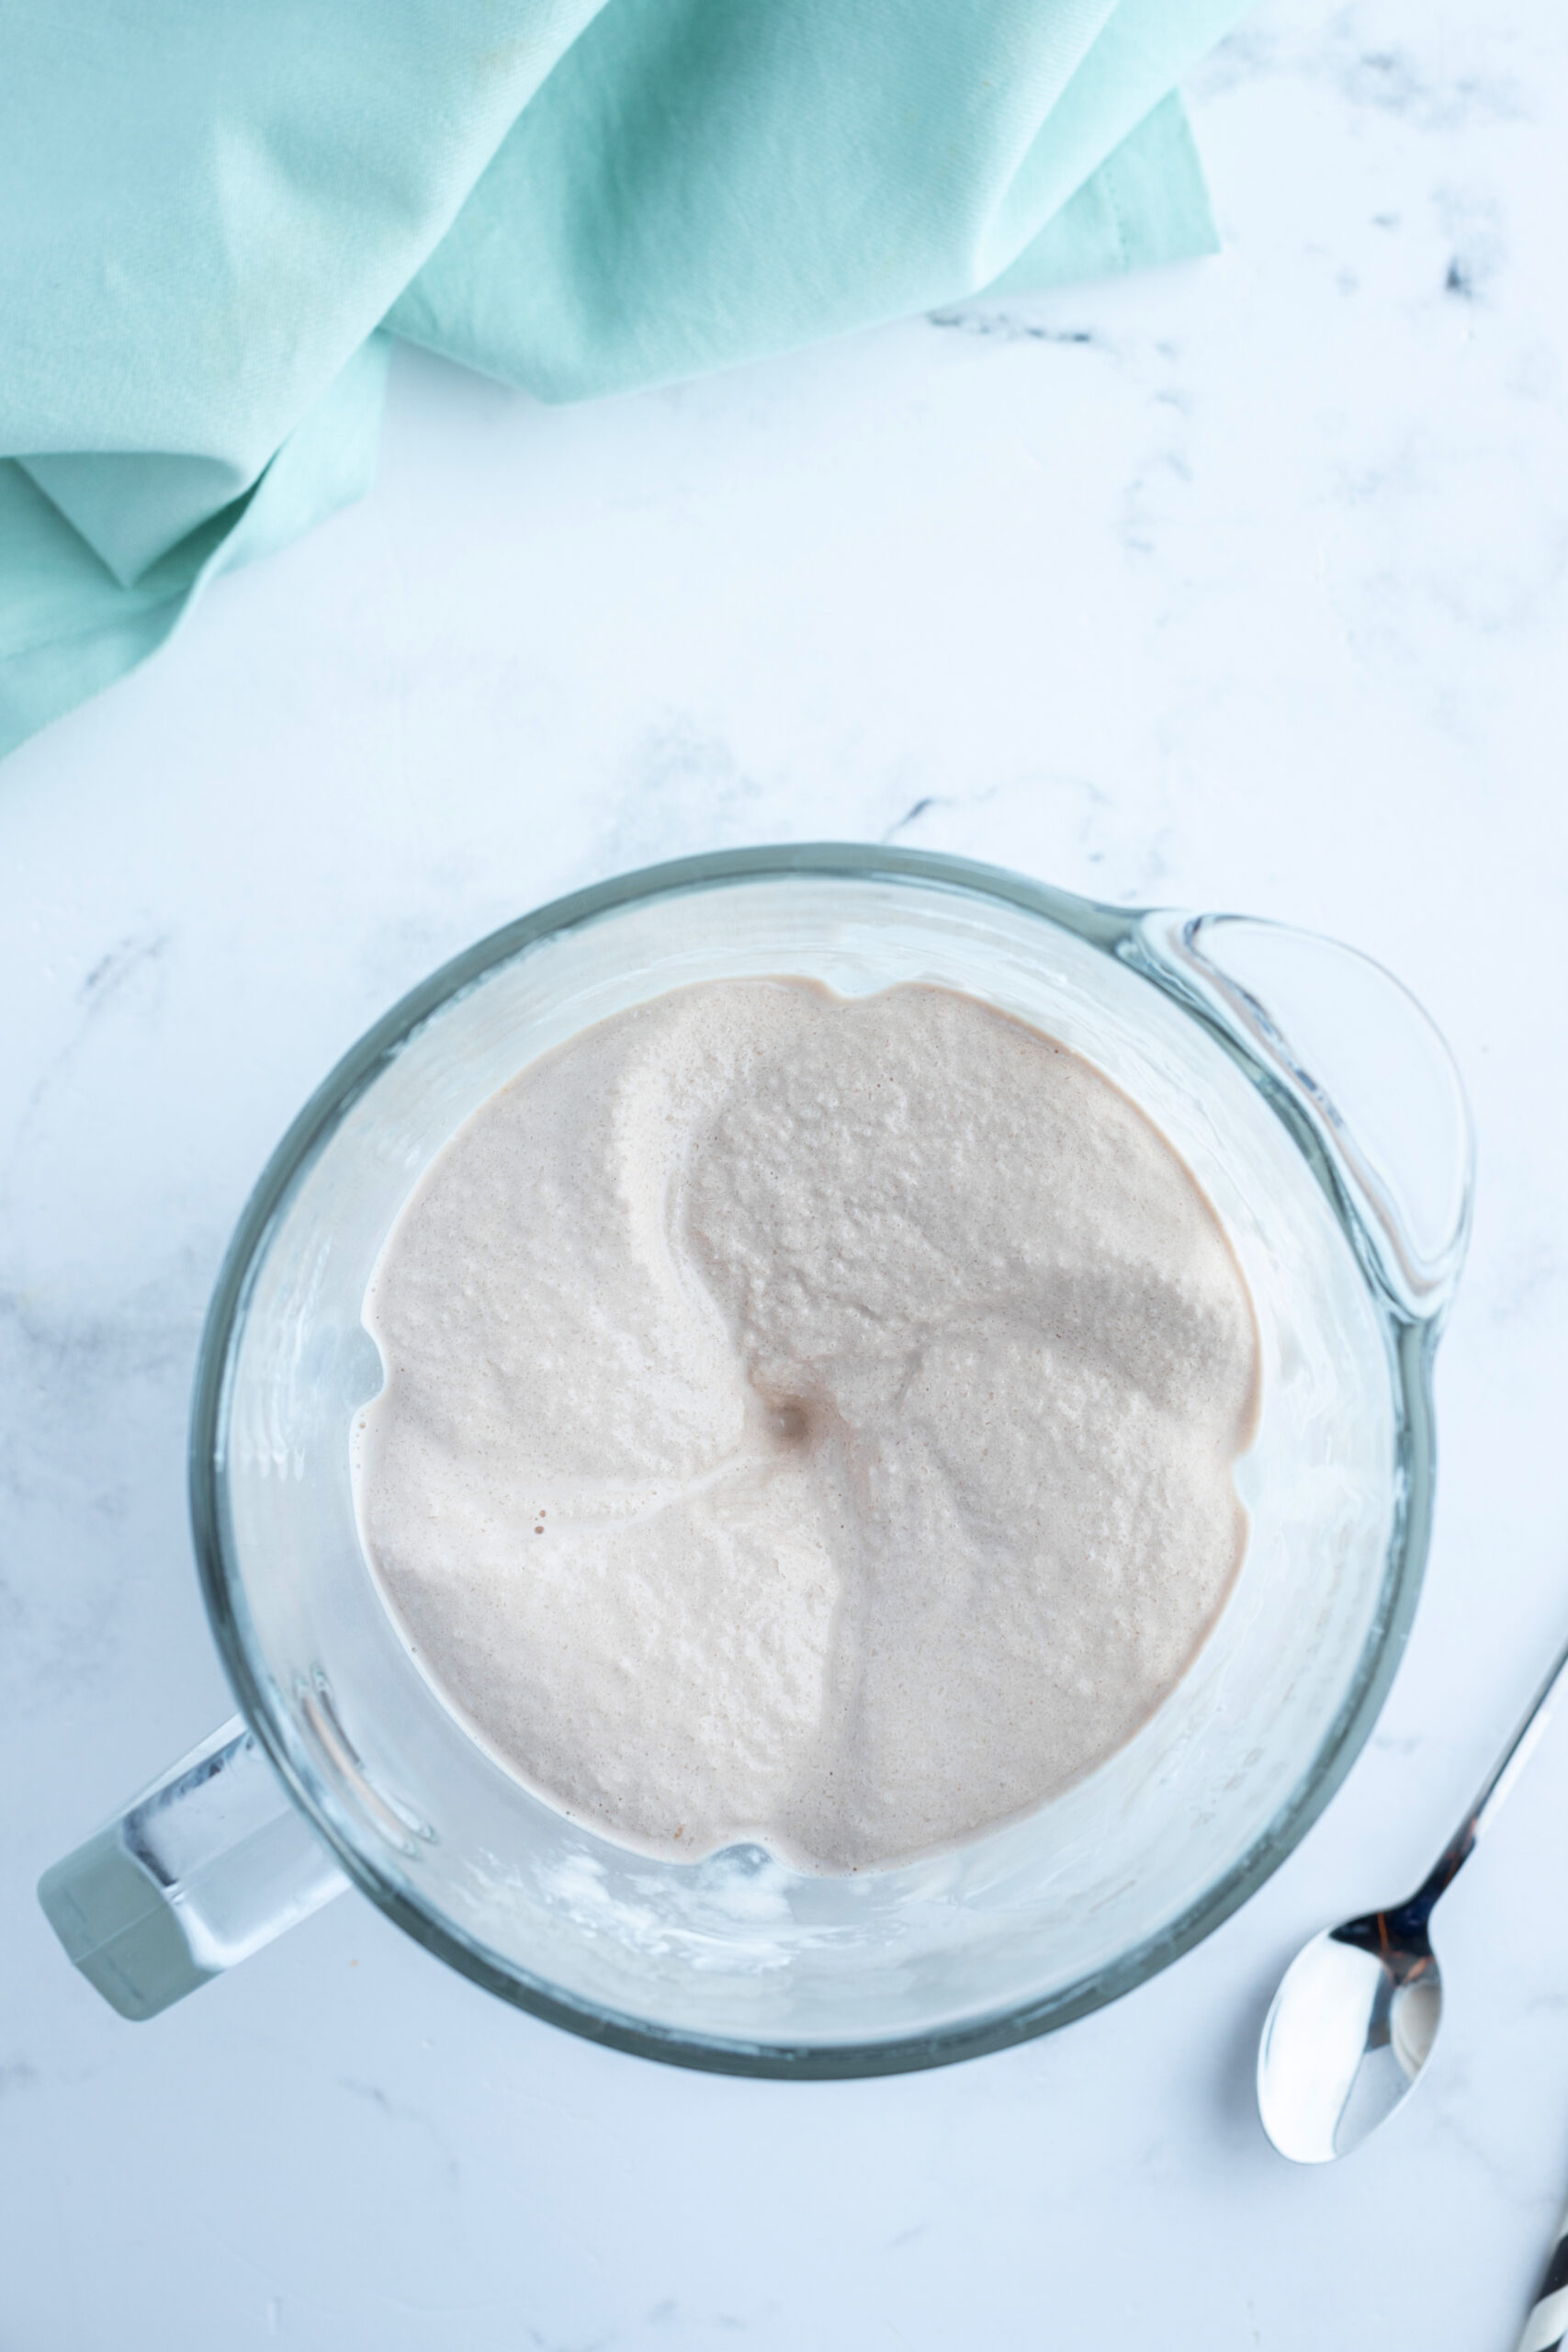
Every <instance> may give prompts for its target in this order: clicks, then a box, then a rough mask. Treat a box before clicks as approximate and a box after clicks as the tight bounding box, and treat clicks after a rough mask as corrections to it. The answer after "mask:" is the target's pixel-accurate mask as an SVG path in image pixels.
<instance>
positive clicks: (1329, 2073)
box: [1258, 1642, 1568, 2343]
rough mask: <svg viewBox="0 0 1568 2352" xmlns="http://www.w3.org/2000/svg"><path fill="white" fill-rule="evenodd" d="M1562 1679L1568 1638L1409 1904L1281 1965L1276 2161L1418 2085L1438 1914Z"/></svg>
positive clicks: (1388, 2107)
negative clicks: (1434, 1917)
mask: <svg viewBox="0 0 1568 2352" xmlns="http://www.w3.org/2000/svg"><path fill="white" fill-rule="evenodd" d="M1565 1681H1568V1642H1565V1643H1564V1644H1563V1645H1562V1648H1561V1649H1560V1650H1559V1651H1558V1653H1557V1656H1556V1657H1555V1658H1553V1660H1552V1662H1551V1671H1550V1672H1549V1673H1548V1675H1547V1678H1546V1679H1545V1681H1544V1682H1543V1683H1542V1684H1541V1686H1540V1690H1539V1691H1537V1692H1536V1694H1535V1697H1534V1699H1533V1700H1532V1701H1531V1702H1530V1705H1529V1713H1527V1714H1526V1715H1525V1717H1524V1719H1523V1721H1522V1722H1521V1723H1520V1724H1518V1726H1517V1729H1516V1731H1515V1733H1514V1736H1513V1737H1512V1738H1511V1739H1510V1740H1509V1742H1508V1744H1507V1746H1506V1747H1505V1748H1504V1750H1503V1753H1502V1755H1501V1756H1500V1757H1499V1758H1497V1761H1496V1763H1495V1765H1494V1766H1493V1768H1492V1770H1491V1771H1490V1772H1489V1773H1488V1775H1487V1777H1486V1780H1485V1781H1484V1782H1483V1785H1482V1787H1481V1789H1480V1791H1479V1792H1478V1793H1477V1795H1476V1798H1475V1802H1474V1803H1473V1804H1472V1806H1471V1808H1470V1811H1469V1812H1468V1813H1467V1814H1466V1815H1465V1816H1464V1819H1463V1820H1462V1821H1461V1823H1460V1826H1459V1827H1458V1828H1457V1829H1456V1830H1455V1831H1454V1834H1453V1836H1452V1837H1451V1838H1450V1839H1449V1842H1448V1844H1447V1845H1446V1846H1445V1847H1444V1849H1443V1850H1442V1852H1441V1853H1440V1854H1439V1855H1438V1859H1437V1860H1436V1861H1435V1862H1434V1863H1433V1865H1432V1867H1431V1869H1430V1870H1429V1871H1427V1876H1426V1877H1425V1878H1424V1879H1423V1880H1422V1882H1421V1884H1420V1885H1419V1886H1418V1887H1417V1889H1416V1893H1415V1894H1413V1895H1412V1896H1411V1897H1410V1900H1409V1902H1408V1903H1399V1904H1395V1905H1394V1906H1393V1909H1391V1910H1388V1911H1366V1912H1363V1913H1362V1915H1361V1917H1359V1919H1347V1920H1345V1921H1344V1922H1343V1924H1342V1925H1341V1926H1339V1927H1337V1928H1325V1930H1324V1932H1323V1934H1322V1935H1320V1936H1314V1938H1313V1939H1312V1941H1311V1943H1309V1944H1306V1945H1304V1946H1303V1949H1302V1950H1301V1951H1299V1952H1298V1953H1297V1954H1296V1956H1295V1958H1294V1960H1293V1961H1292V1962H1291V1965H1290V1967H1289V1968H1288V1969H1287V1970H1286V1971H1285V1974H1284V1976H1283V1978H1282V1979H1281V1981H1280V1989H1279V1991H1278V1992H1277V1993H1276V1994H1275V1996H1274V1998H1273V2000H1272V2002H1271V2003H1270V2004H1269V2015H1268V2016H1267V2017H1266V2018H1265V2019H1264V2020H1263V2037H1262V2040H1261V2041H1259V2043H1258V2114H1259V2115H1260V2116H1261V2117H1262V2119H1263V2129H1264V2130H1265V2131H1267V2132H1268V2134H1269V2138H1270V2140H1272V2141H1273V2143H1274V2145H1275V2146H1276V2147H1277V2148H1278V2149H1279V2151H1280V2154H1281V2155H1282V2156H1290V2157H1292V2158H1293V2160H1294V2161H1295V2162H1296V2163H1297V2164H1299V2165H1325V2164H1328V2163H1330V2162H1331V2161H1332V2159H1333V2158H1334V2157H1336V2156H1345V2155H1348V2154H1349V2153H1350V2150H1351V2149H1352V2148H1359V2146H1360V2144H1361V2142H1362V2141H1363V2140H1364V2139H1365V2138H1366V2137H1367V2135H1368V2133H1369V2132H1371V2131H1376V2130H1377V2128H1378V2125H1379V2124H1380V2123H1386V2121H1387V2120H1388V2119H1389V2117H1390V2116H1391V2115H1392V2114H1393V2110H1394V2109H1395V2108H1396V2107H1402V2106H1403V2105H1404V2101H1405V2100H1406V2099H1407V2098H1409V2096H1410V2094H1411V2092H1412V2091H1413V2090H1414V2089H1415V2087H1416V2082H1417V2081H1418V2080H1419V2078H1420V2075H1421V2070H1422V2068H1423V2067H1424V2066H1425V2065H1426V2064H1427V2059H1428V2058H1429V2057H1430V2055H1431V2052H1432V2044H1433V2042H1434V2041H1436V2040H1437V2038H1438V2026H1439V2025H1440V2024H1441V2022H1442V2016H1443V1980H1442V1977H1441V1975H1440V1974H1439V1973H1438V1957H1437V1954H1436V1953H1435V1952H1434V1951H1433V1950H1432V1939H1431V1936H1430V1933H1429V1932H1428V1929H1429V1923H1430V1920H1431V1917H1432V1912H1433V1909H1434V1908H1435V1906H1436V1905H1437V1903H1438V1899H1439V1898H1440V1897H1441V1896H1442V1895H1443V1894H1446V1892H1447V1891H1448V1889H1449V1887H1450V1885H1451V1884H1452V1883H1453V1881H1454V1880H1455V1878H1456V1877H1457V1876H1458V1875H1459V1872H1460V1871H1461V1870H1462V1869H1463V1868H1464V1865H1465V1863H1466V1862H1467V1861H1468V1860H1470V1857H1471V1855H1472V1853H1473V1852H1474V1850H1475V1845H1476V1841H1477V1839H1478V1838H1480V1837H1481V1835H1482V1833H1483V1830H1484V1829H1486V1828H1487V1826H1489V1825H1490V1824H1491V1823H1492V1822H1493V1821H1495V1819H1496V1816H1497V1814H1498V1812H1499V1810H1500V1809H1501V1807H1502V1805H1503V1804H1504V1802H1505V1800H1506V1797H1507V1794H1508V1792H1509V1790H1510V1789H1511V1788H1512V1787H1513V1785H1514V1783H1515V1781H1517V1779H1518V1777H1519V1774H1520V1773H1521V1772H1522V1771H1523V1770H1524V1769H1525V1766H1526V1764H1527V1763H1528V1762H1529V1758H1530V1756H1531V1754H1532V1752H1533V1751H1534V1748H1535V1745H1536V1742H1537V1741H1538V1740H1539V1739H1540V1736H1541V1734H1542V1733H1543V1732H1544V1731H1545V1729H1546V1726H1547V1724H1548V1722H1549V1721H1550V1720H1551V1711H1552V1708H1553V1706H1554V1704H1555V1703H1556V1702H1557V1699H1558V1698H1559V1696H1560V1695H1561V1692H1562V1687H1563V1684H1564V1682H1565ZM1541 2340H1542V2342H1543V2343H1544V2342H1545V2338H1544V2337H1543V2338H1542V2339H1541ZM1553 2341H1554V2342H1555V2341H1556V2339H1555V2338H1553Z"/></svg>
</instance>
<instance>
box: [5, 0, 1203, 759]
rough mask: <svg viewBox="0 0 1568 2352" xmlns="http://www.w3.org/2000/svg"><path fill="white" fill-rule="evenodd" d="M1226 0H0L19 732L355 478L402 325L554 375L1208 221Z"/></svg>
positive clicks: (762, 336)
mask: <svg viewBox="0 0 1568 2352" xmlns="http://www.w3.org/2000/svg"><path fill="white" fill-rule="evenodd" d="M1239 6H1240V0H989V5H987V4H986V0H604V4H603V5H596V0H380V5H378V6H370V5H368V0H310V5H309V6H307V5H305V0H270V5H264V6H257V7H243V8H227V7H221V6H212V5H211V0H120V5H118V6H115V7H113V8H110V7H109V6H107V5H105V0H0V220H3V221H4V222H5V223H6V232H5V233H4V235H3V236H0V322H3V325H0V452H4V453H5V455H4V457H0V751H5V750H8V749H10V748H11V747H12V746H13V745H15V744H17V743H18V742H20V741H22V740H23V738H24V737H26V736H28V734H30V733H32V732H33V730H34V729H37V728H39V727H41V726H42V725H44V724H45V723H46V721H47V720H49V719H51V718H54V717H56V716H58V714H59V713H60V712H62V711H64V710H67V709H69V708H70V707H72V705H73V704H74V703H77V702H80V701H82V700H83V699H84V698H85V696H86V695H91V694H94V693H96V692H97V691H98V690H99V689H100V688H101V687H103V686H105V685H107V684H109V683H110V682H111V681H112V680H113V679H115V678H117V677H118V676H120V675H122V674H123V673H124V672H125V671H127V670H128V669H130V668H131V667H132V666H133V665H134V664H135V663H136V662H139V661H141V660H142V659H143V658H144V657H145V656H146V655H147V654H149V653H150V652H152V650H154V649H155V648H156V647H157V646H158V645H160V644H161V643H163V641H164V639H166V638H167V637H168V635H169V633H170V631H171V630H172V629H173V628H175V625H176V624H177V622H178V620H179V618H180V616H181V614H182V613H183V612H184V611H186V609H187V608H188V605H189V604H190V602H191V599H192V598H193V596H194V595H195V594H197V592H198V590H199V589H200V587H201V586H202V584H203V583H204V582H206V581H207V580H208V579H209V577H210V576H211V575H212V574H213V573H214V572H217V571H222V570H224V569H227V568H230V567H231V566H233V565H235V564H237V563H241V562H245V561H248V560H251V559H252V558H254V557H255V556H257V555H259V554H262V553H265V551H266V550H267V549H268V548H274V547H276V546H279V545H281V544H282V542H283V541H284V540H286V539H287V538H288V537H292V536H293V535H294V534H295V533H297V532H299V531H300V530H302V529H304V528H306V527H307V526H309V525H310V523H311V522H312V521H314V520H317V519H319V518H320V517H321V516H322V515H326V514H329V513H331V512H332V511H333V509H334V508H336V507H338V506H341V505H343V504H344V503H346V502H348V501H349V500H351V499H353V498H355V497H358V496H359V495H360V494H361V493H362V492H363V491H364V490H365V489H366V487H367V484H368V481H369V480H370V476H371V471H372V469H373V465H374V460H375V449H376V440H377V435H378V424H379V418H380V411H381V403H382V398H383V391H384V386H385V378H386V357H387V351H388V346H389V337H390V336H402V337H404V338H405V339H407V340H409V341H411V342H414V343H418V344H423V345H426V346H427V347H428V348H430V349H431V350H434V351H438V352H441V353H444V354H445V355H446V356H449V357H451V358H453V359H456V360H459V361H461V362H464V363H466V364H467V365H468V366H470V367H474V368H481V369H483V370H485V371H486V372H487V373H488V374H491V375H492V376H497V377H500V378H502V379H503V380H504V381H506V382H507V383H511V384H516V385H521V386H524V387H525V388H527V389H528V390H531V391H533V392H536V394H538V395H539V396H540V397H542V398H544V399H546V400H573V399H581V398H582V397H584V396H585V395H589V394H593V393H604V392H613V391H620V390H628V389H630V388H633V387H635V386H639V385H648V384H655V383H660V382H666V381H669V380H671V379H673V378H676V377H681V376H687V375H692V374H694V373H696V372H698V371H700V370H702V369H705V368H718V367H724V366H728V365H732V364H734V363H735V362H738V361H741V360H746V359H750V358H754V357H757V356H761V355H762V354H764V353H768V352H773V351H779V350H784V349H786V348H788V347H790V346H791V345H798V344H801V343H804V342H807V341H810V340H811V339H813V338H814V337H818V336H822V335H829V334H841V333H843V332H845V331H846V330H848V329H851V328H853V327H858V326H862V325H866V324H869V323H872V322H876V321H881V320H886V319H891V318H896V317H898V316H900V315H902V314H904V313H907V312H909V311H919V310H922V309H929V308H931V307H933V306H935V305H938V304H942V303H946V302H952V301H954V300H960V299H962V298H964V296H967V295H970V294H974V293H976V292H977V291H979V290H981V289H984V288H992V287H1005V288H1027V287H1034V286H1043V285H1050V284H1055V283H1060V282H1063V281H1066V280H1070V279H1074V278H1080V277H1093V276H1097V275H1100V274H1102V273H1104V272H1107V271H1111V270H1119V269H1129V268H1134V267H1136V266H1141V265H1144V264H1146V263H1152V262H1159V261H1167V260H1172V259H1176V258H1179V257H1180V256H1182V255H1186V254H1198V253H1206V252H1211V251H1213V246H1214V235H1213V222H1212V220H1211V217H1210V212H1209V206H1208V200H1207V197H1206V194H1205V191H1204V187H1203V181H1202V175H1201V171H1200V168H1199V165H1198V162H1197V158H1196V155H1195V153H1194V152H1193V148H1192V143H1191V140H1190V136H1189V133H1188V130H1187V124H1186V119H1185V117H1184V115H1183V113H1182V111H1181V107H1180V103H1179V99H1178V98H1177V97H1176V96H1174V94H1173V93H1174V85H1175V83H1176V81H1177V79H1178V77H1179V74H1181V73H1182V72H1183V71H1184V69H1185V68H1186V67H1187V66H1188V65H1190V63H1191V62H1193V61H1194V60H1195V59H1196V58H1197V57H1198V56H1200V55H1201V53H1202V51H1204V50H1205V49H1206V48H1207V47H1209V46H1210V45H1211V44H1212V43H1213V41H1214V40H1216V39H1217V38H1218V37H1219V35H1220V34H1221V33H1222V32H1223V31H1224V28H1225V27H1226V25H1227V24H1228V22H1229V21H1230V19H1231V18H1232V17H1234V16H1235V14H1236V13H1237V11H1238V8H1239Z"/></svg>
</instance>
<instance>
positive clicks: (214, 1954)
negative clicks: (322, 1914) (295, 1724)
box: [38, 1715, 349, 2019]
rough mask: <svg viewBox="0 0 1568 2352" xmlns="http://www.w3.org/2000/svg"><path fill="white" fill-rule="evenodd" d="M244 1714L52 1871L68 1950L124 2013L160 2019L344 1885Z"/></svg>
mask: <svg viewBox="0 0 1568 2352" xmlns="http://www.w3.org/2000/svg"><path fill="white" fill-rule="evenodd" d="M348 1883H349V1882H348V1878H347V1876H346V1874H345V1873H344V1871H342V1870H340V1869H339V1867H338V1864H337V1862H336V1860H334V1859H333V1856H332V1855H331V1854H330V1853H329V1852H328V1851H327V1849H326V1848H325V1847H324V1846H323V1845H322V1844H321V1839H320V1838H318V1837H317V1836H316V1834H315V1832H314V1831H313V1830H312V1829H311V1828H310V1825H309V1823H308V1822H307V1821H306V1819H305V1817H304V1815H302V1814H301V1813H300V1812H299V1809H298V1807H297V1806H296V1805H295V1804H294V1802H293V1800H292V1798H290V1796H289V1795H288V1792H287V1790H286V1789H285V1788H284V1786H283V1783H282V1781H280V1780H279V1779H278V1777H277V1774H276V1772H275V1771H274V1770H273V1768H272V1766H271V1764H270V1763H269V1762H268V1760H267V1758H266V1757H265V1754H264V1753H263V1751H262V1749H261V1748H260V1747H258V1746H257V1744H256V1740H255V1737H254V1734H253V1733H252V1732H250V1731H248V1730H247V1729H246V1727H245V1724H244V1723H243V1719H242V1718H241V1717H240V1716H238V1715H235V1716H233V1717H232V1718H231V1720H230V1721H229V1722H228V1723H226V1724H222V1725H221V1726H220V1729H219V1730H217V1731H215V1732H214V1733H213V1734H212V1735H211V1736H210V1737H209V1738H208V1739H204V1740H203V1741H202V1743H201V1746H200V1747H195V1748H192V1750H191V1752H190V1754H189V1755H188V1756H183V1757H181V1758H180V1760H179V1762H178V1763H177V1764H174V1765H171V1766H170V1768H169V1770H167V1771H166V1772H164V1774H163V1775H162V1776H161V1777H160V1778H159V1779H158V1780H156V1781H153V1782H152V1786H151V1787H150V1788H147V1789H144V1790H143V1791H142V1792H141V1795H140V1796H139V1797H137V1798H136V1799H135V1800H134V1802H133V1803H132V1804H130V1805H128V1806H127V1807H126V1810H125V1811H124V1813H122V1814H121V1815H120V1816H119V1818H118V1820H117V1821H111V1822H110V1823H109V1824H108V1826H107V1828H104V1829H100V1830H99V1832H98V1834H97V1836H96V1838H88V1840H87V1842H86V1844H85V1846H78V1847H77V1849H76V1850H75V1852H74V1853H73V1854H67V1855H66V1857H65V1859H64V1860H63V1861H59V1862H56V1863H55V1864H54V1865H53V1867H52V1868H51V1869H50V1870H47V1871H45V1872H44V1874H43V1876H42V1878H41V1879H39V1888H38V1894H39V1902H40V1903H41V1905H43V1909H44V1914H45V1916H46V1917H47V1918H48V1920H49V1923H50V1925H51V1928H53V1929H54V1932H55V1934H56V1935H57V1936H58V1937H59V1938H60V1940H61V1942H62V1944H63V1945H64V1947H65V1950H66V1953H67V1955H68V1957H69V1958H70V1959H71V1960H72V1961H73V1962H74V1963H75V1965H76V1967H77V1968H79V1969H80V1970H81V1972H82V1973H83V1975H84V1976H85V1978H86V1979H87V1982H88V1984H89V1985H93V1986H95V1987H96V1990H97V1991H98V1992H100V1993H101V1994H102V1995H103V1996H104V1998H105V2000H106V2001H107V2002H108V2004H109V2006H110V2007H111V2008H115V2009H118V2011H119V2014H120V2016H121V2017H122V2018H139V2019H140V2018H152V2017H156V2016H157V2014H158V2012H159V2010H160V2009H166V2008H167V2007H169V2005H170V2004H171V2002H174V2001H178V2000H182V1999H183V1998H184V1997H185V1996H186V1994H187V1993H194V1992H195V1991H196V1989H197V1985H206V1984H208V1983H209V1981H210V1979H211V1978H212V1977H214V1976H217V1975H219V1974H220V1973H221V1972H222V1970H224V1969H225V1968H232V1967H233V1965H234V1963H235V1962H236V1961H241V1960H247V1959H249V1957H250V1955H251V1953H252V1952H254V1951H260V1950H261V1947H262V1946H263V1944H267V1943H270V1942H271V1941H272V1939H273V1938H274V1937H275V1936H279V1935H281V1934H282V1933H283V1931H284V1929H285V1928H292V1927H294V1926H296V1925H297V1924H298V1922H299V1920H301V1919H308V1918H309V1917H310V1914H311V1912H312V1911H319V1910H320V1909H321V1905H322V1904H323V1903H330V1902H331V1900H332V1898H333V1895H334V1894H342V1893H343V1891H344V1888H345V1887H346V1886H347V1884H348Z"/></svg>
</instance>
